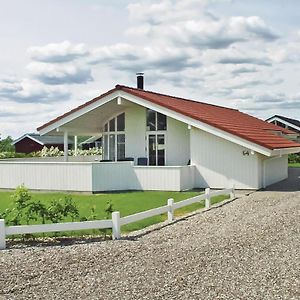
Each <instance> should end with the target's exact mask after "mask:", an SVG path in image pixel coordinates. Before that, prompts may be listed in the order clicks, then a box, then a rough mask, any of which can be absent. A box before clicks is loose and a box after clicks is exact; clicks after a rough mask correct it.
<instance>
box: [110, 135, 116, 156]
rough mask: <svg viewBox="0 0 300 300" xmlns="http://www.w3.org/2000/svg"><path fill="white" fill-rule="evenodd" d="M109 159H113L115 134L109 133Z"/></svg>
mask: <svg viewBox="0 0 300 300" xmlns="http://www.w3.org/2000/svg"><path fill="white" fill-rule="evenodd" d="M109 159H111V160H115V135H114V134H110V135H109Z"/></svg>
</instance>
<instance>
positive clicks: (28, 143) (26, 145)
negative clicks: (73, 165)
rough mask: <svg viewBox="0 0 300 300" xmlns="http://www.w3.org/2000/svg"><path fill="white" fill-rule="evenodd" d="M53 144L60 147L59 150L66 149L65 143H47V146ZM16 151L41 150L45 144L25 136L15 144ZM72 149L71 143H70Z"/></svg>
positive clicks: (29, 151)
mask: <svg viewBox="0 0 300 300" xmlns="http://www.w3.org/2000/svg"><path fill="white" fill-rule="evenodd" d="M51 146H53V147H58V149H59V150H62V151H63V150H64V145H63V144H51V145H46V147H47V148H50V147H51ZM15 148H16V152H18V153H26V154H28V153H31V152H36V151H40V150H42V149H43V148H44V146H43V145H41V144H39V143H37V142H35V141H33V140H32V139H30V138H28V137H25V138H24V139H22V140H20V141H19V142H17V143H16V144H15ZM69 149H70V145H69Z"/></svg>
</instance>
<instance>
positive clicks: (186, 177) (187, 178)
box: [180, 166, 196, 191]
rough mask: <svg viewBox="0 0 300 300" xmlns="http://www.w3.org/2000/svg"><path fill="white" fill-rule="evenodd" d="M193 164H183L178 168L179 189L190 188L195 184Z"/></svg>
mask: <svg viewBox="0 0 300 300" xmlns="http://www.w3.org/2000/svg"><path fill="white" fill-rule="evenodd" d="M195 169H196V168H195V166H184V167H181V168H180V190H181V191H184V190H190V189H193V188H194V185H195Z"/></svg>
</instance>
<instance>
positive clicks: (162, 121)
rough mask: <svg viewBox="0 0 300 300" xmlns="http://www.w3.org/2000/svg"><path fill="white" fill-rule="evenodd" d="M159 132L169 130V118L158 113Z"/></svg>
mask: <svg viewBox="0 0 300 300" xmlns="http://www.w3.org/2000/svg"><path fill="white" fill-rule="evenodd" d="M157 130H167V117H166V115H163V114H160V113H157Z"/></svg>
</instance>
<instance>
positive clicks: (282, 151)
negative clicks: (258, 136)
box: [272, 147, 300, 156]
mask: <svg viewBox="0 0 300 300" xmlns="http://www.w3.org/2000/svg"><path fill="white" fill-rule="evenodd" d="M299 152H300V147H292V148H282V149H274V150H272V156H275V155H285V154H292V153H299Z"/></svg>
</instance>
